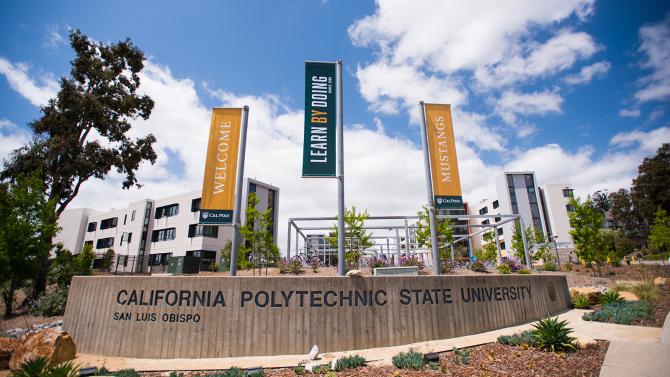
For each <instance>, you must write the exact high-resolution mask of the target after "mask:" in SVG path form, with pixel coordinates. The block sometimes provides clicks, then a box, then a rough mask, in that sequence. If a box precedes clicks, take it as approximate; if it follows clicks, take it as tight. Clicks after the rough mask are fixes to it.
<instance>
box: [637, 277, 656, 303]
mask: <svg viewBox="0 0 670 377" xmlns="http://www.w3.org/2000/svg"><path fill="white" fill-rule="evenodd" d="M631 292H633V293H635V295H636V296H637V297H639V298H640V300H643V301H647V302H655V301H657V300H658V299H659V296H660V295H661V291H660V290H659V289H658V287H657V286H656V284H654V282H653V281H652V280H647V281H645V282H644V283H642V284H638V285H635V286H633V287H632V288H631Z"/></svg>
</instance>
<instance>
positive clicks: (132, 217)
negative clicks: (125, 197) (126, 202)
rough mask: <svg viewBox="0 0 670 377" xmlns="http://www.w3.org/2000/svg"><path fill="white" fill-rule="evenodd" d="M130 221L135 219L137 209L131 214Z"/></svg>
mask: <svg viewBox="0 0 670 377" xmlns="http://www.w3.org/2000/svg"><path fill="white" fill-rule="evenodd" d="M130 221H131V222H133V221H135V210H133V213H132V214H131V215H130Z"/></svg>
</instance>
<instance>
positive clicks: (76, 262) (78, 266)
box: [72, 244, 95, 276]
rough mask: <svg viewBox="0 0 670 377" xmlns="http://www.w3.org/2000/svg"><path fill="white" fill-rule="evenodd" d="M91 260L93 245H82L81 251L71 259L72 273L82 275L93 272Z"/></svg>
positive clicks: (93, 254)
mask: <svg viewBox="0 0 670 377" xmlns="http://www.w3.org/2000/svg"><path fill="white" fill-rule="evenodd" d="M93 260H95V253H93V245H90V244H86V245H84V248H83V249H82V250H81V253H79V254H77V255H76V256H75V257H74V259H73V261H72V267H73V269H74V274H75V275H83V276H88V275H91V274H92V273H93Z"/></svg>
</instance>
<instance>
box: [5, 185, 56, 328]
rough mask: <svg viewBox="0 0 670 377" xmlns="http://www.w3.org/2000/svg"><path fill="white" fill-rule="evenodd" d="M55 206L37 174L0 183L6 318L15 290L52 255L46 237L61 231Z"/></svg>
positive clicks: (49, 237) (9, 313)
mask: <svg viewBox="0 0 670 377" xmlns="http://www.w3.org/2000/svg"><path fill="white" fill-rule="evenodd" d="M54 205H55V202H54V201H48V200H47V199H46V197H45V195H44V188H43V184H42V180H41V179H40V177H39V175H38V174H34V175H32V176H30V177H27V176H22V175H19V176H17V178H16V179H15V180H14V181H13V182H10V183H3V184H1V185H0V262H2V263H0V264H1V265H2V267H0V284H1V285H2V296H3V300H4V302H5V316H7V317H8V316H10V315H11V314H12V303H13V301H14V292H15V291H16V290H17V289H18V288H20V287H21V286H22V285H23V284H24V283H25V282H26V281H27V280H29V279H30V278H32V277H33V274H34V271H35V269H37V268H39V267H40V264H41V261H42V260H44V259H48V258H49V251H50V250H51V242H49V241H47V240H51V238H52V237H53V236H54V235H55V234H56V232H57V231H58V227H57V226H56V221H55V213H54Z"/></svg>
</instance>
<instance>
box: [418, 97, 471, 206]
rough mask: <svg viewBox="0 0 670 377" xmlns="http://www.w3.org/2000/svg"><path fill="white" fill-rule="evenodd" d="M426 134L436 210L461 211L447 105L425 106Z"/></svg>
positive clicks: (453, 142) (461, 202)
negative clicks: (455, 209)
mask: <svg viewBox="0 0 670 377" xmlns="http://www.w3.org/2000/svg"><path fill="white" fill-rule="evenodd" d="M424 109H425V113H426V133H427V136H428V151H429V156H430V171H431V177H432V180H433V196H434V200H435V205H436V206H437V208H463V196H462V193H461V179H460V176H459V175H458V160H457V157H456V141H455V139H454V126H453V123H452V121H451V106H450V105H436V104H425V105H424Z"/></svg>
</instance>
